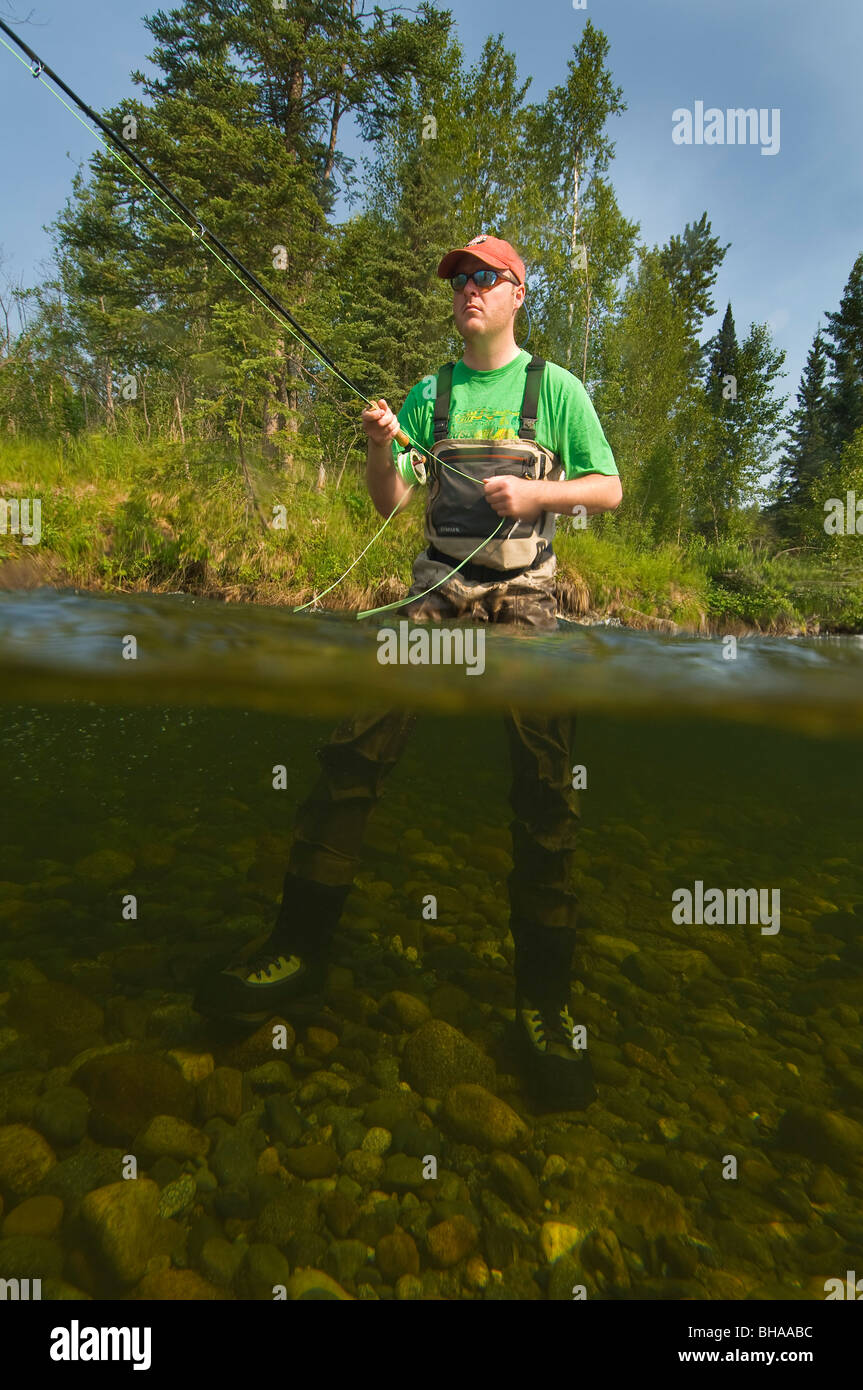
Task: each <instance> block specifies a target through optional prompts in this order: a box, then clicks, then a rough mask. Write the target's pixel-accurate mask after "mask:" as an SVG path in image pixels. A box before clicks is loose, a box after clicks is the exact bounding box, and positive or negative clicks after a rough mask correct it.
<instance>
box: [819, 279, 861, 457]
mask: <svg viewBox="0 0 863 1390" xmlns="http://www.w3.org/2000/svg"><path fill="white" fill-rule="evenodd" d="M827 324H828V328H827V338H828V340H829V341H828V342H827V343H826V351H827V356H828V358H829V360H830V368H831V381H830V415H831V431H830V433H831V440H832V443H833V445H834V447H835V448H836V449H841V448H842V446H843V445H844V444H846V443H847V442H848V441H849V440H850V439H851V438H853V436H854V435H855V434H856V432H857V431H858V430H859V429H860V427H861V425H863V252H861V253H860V255H859V256H858V257H857V259H856V261H855V262H854V265H853V267H852V269H851V274H850V275H849V277H848V283H847V284H846V286H845V290H844V292H843V295H842V299H841V301H840V304H839V309H838V311H837V312H836V313H830V312H829V311H828V312H827Z"/></svg>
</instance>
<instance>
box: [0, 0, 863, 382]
mask: <svg viewBox="0 0 863 1390" xmlns="http://www.w3.org/2000/svg"><path fill="white" fill-rule="evenodd" d="M159 3H160V0H151V3H147V0H32V3H31V0H0V16H2V17H3V18H4V19H5V20H6V22H7V23H9V24H11V25H12V27H13V28H15V29H17V31H18V32H19V33H20V34H21V35H22V37H23V38H24V39H25V41H26V42H27V43H28V44H29V45H30V47H31V48H33V49H34V50H35V51H36V52H37V53H38V54H39V55H40V56H41V57H42V58H43V59H44V60H45V61H46V62H47V63H48V64H49V65H50V66H52V67H53V68H54V69H55V70H56V71H57V72H58V73H59V74H60V76H61V77H63V78H64V79H65V81H66V82H67V83H68V84H69V85H70V86H71V87H72V88H73V89H74V90H75V91H76V92H78V94H79V95H80V96H81V97H82V98H83V99H84V100H85V101H87V102H88V103H89V104H90V105H91V106H93V107H94V108H95V109H97V110H98V109H101V108H103V107H105V106H109V105H112V104H114V103H116V102H119V101H120V100H122V98H123V97H124V96H126V95H129V94H130V93H131V92H132V91H133V90H136V89H133V88H132V84H131V82H130V81H129V72H130V71H131V70H132V69H133V68H136V67H145V66H146V64H145V57H146V54H147V53H148V52H149V51H150V48H151V46H152V40H151V38H150V35H149V34H148V33H147V31H146V29H145V28H144V25H143V23H142V19H141V16H143V15H145V14H148V13H153V12H154V11H155V10H156V9H158V8H159ZM161 5H162V8H165V9H168V8H170V7H171V5H170V0H161ZM442 7H443V5H442ZM446 7H447V8H449V9H451V11H452V12H453V15H454V17H455V20H456V23H457V26H458V32H459V36H460V38H461V41H462V44H463V45H464V48H465V51H466V54H467V57H468V59H469V60H472V59H474V58H476V57H477V56H478V54H479V51H480V49H481V47H482V44H483V41H484V40H485V38H486V37H487V35H488V34H489V32H495V33H496V32H502V33H503V34H504V36H505V39H506V41H507V46H508V47H509V48H510V49H511V50H512V51H514V52H515V53H516V55H517V59H518V64H519V72H520V74H521V76H522V77H527V76H529V75H530V76H532V77H533V83H532V86H531V89H530V93H529V98H531V99H534V100H539V99H540V98H541V97H543V96H544V95H545V93H546V91H547V90H548V88H549V87H551V86H555V85H556V84H558V83H560V82H562V81H563V80H564V79H565V77H566V64H567V60H568V58H569V57H570V56H571V54H572V49H573V46H574V45H575V44H577V43H578V40H579V37H580V34H581V31H582V28H583V26H584V22H585V19H586V17H587V16H589V17H590V18H591V20H592V21H593V23H594V25H596V27H598V28H599V29H601V30H602V31H603V32H604V33H605V35H606V36H607V38H608V39H609V42H610V52H609V59H608V62H609V66H610V69H611V72H612V75H613V79H614V81H615V82H616V83H617V85H618V86H621V87H622V88H623V97H624V100H625V101H626V102H627V103H628V110H627V111H626V112H625V113H624V114H623V115H622V116H620V117H617V118H615V119H614V120H613V121H612V122H611V123H610V126H609V133H610V135H611V138H612V139H613V140H614V141H615V143H616V157H615V159H614V161H613V163H612V166H611V170H610V176H611V178H612V179H613V182H614V186H615V189H616V192H617V197H618V201H619V203H620V206H621V208H622V210H623V212H624V213H625V214H626V216H627V217H629V218H631V219H633V220H635V221H637V222H639V223H640V225H641V238H642V240H643V241H645V242H646V243H647V244H648V245H652V244H653V243H654V242H659V243H661V242H664V241H666V240H667V239H668V237H669V236H671V235H672V233H674V232H682V230H683V227H684V225H685V223H686V222H687V221H689V222H694V221H696V220H697V219H698V218H699V217H700V216H701V213H702V212H703V211H704V210H705V209H706V210H707V213H708V217H709V218H710V221H711V223H712V226H713V231H714V233H715V235H716V236H718V237H719V239H720V241H721V242H722V243H723V244H724V243H726V242H729V241H730V242H731V243H732V244H731V247H730V249H729V251H728V253H727V255H726V258H725V263H724V265H723V268H722V270H721V272H720V275H719V279H718V281H717V284H716V287H715V290H714V300H715V303H716V306H717V315H716V317H715V318H714V319H713V320H711V321H710V322H709V323H708V325H707V329H708V330H709V331H714V329H715V327H716V326H718V323H719V322H720V320H721V315H722V314H723V313H724V310H725V305H726V303H727V302H728V300H729V299H730V300H731V304H732V309H733V312H734V316H735V321H736V325H737V331H738V337H739V338H742V337H743V336H744V335H745V333H746V331H747V329H748V326H749V324H750V322H752V321H753V320H756V321H759V322H767V323H768V324H769V325H770V328H771V331H772V332H773V335H774V339H775V342H776V344H777V346H778V347H780V348H784V349H785V350H786V353H787V358H786V363H785V370H786V371H787V372H788V376H787V378H786V379H785V380H784V381H783V382H782V390H783V392H788V393H791V394H792V395H793V393H794V392H795V391H796V388H797V384H798V381H799V377H800V372H801V370H802V367H803V364H804V362H805V358H806V353H807V350H808V348H809V345H810V343H811V339H812V335H813V333H814V332H815V329H816V327H817V325H818V322H819V320H820V321H821V322H822V324H823V323H824V311H825V310H826V309H835V308H836V307H837V306H838V303H839V299H840V296H841V294H842V290H843V287H844V284H845V281H846V280H847V277H848V274H849V272H850V270H851V267H852V265H853V262H854V260H855V257H856V256H857V255H858V254H859V253H860V252H861V250H863V161H861V158H860V148H859V141H860V135H861V131H863V94H861V87H863V84H861V81H860V63H861V54H863V4H861V0H715V3H714V0H587V5H586V8H585V9H574V8H573V3H572V0H531V2H530V3H524V0H499V3H498V4H497V5H495V6H494V7H492V6H488V5H485V4H477V3H476V0H449V3H448V5H447V6H446ZM26 16H29V17H30V22H29V23H22V22H20V21H21V20H22V19H23V18H24V17H26ZM696 102H702V103H703V105H704V108H710V107H716V108H719V109H720V110H722V111H725V110H726V109H727V108H729V107H747V108H749V107H755V108H756V109H758V110H761V109H762V108H763V109H765V110H767V111H772V110H773V109H774V108H778V109H779V111H780V113H781V114H780V124H779V132H780V146H779V151H778V153H776V154H774V155H764V154H762V153H761V149H760V147H759V146H758V145H730V144H713V145H711V144H691V145H678V144H675V142H674V141H673V140H672V125H673V122H672V113H673V112H674V111H675V110H676V109H678V108H688V109H689V110H690V111H694V109H695V104H696ZM773 130H774V131H775V127H773ZM0 131H2V132H3V137H2V140H0V179H2V188H3V197H2V200H0V249H2V251H3V253H4V256H5V260H6V265H5V268H6V272H7V273H9V274H11V275H12V276H13V278H14V279H16V280H19V279H20V280H23V282H24V283H27V284H31V283H34V282H35V281H37V280H38V279H39V278H40V267H42V266H44V265H45V264H46V263H47V261H48V260H49V258H50V250H51V248H50V240H49V238H48V236H47V234H46V233H45V232H44V230H43V224H45V223H47V222H50V221H51V220H52V219H53V218H54V217H55V215H56V214H57V212H58V211H59V210H60V208H61V207H62V206H63V203H64V201H65V199H66V196H67V194H68V192H69V188H70V183H71V178H72V174H73V172H74V170H75V168H76V167H77V165H78V164H79V163H80V162H81V161H82V160H83V159H85V158H86V157H87V155H88V154H89V153H90V152H91V150H92V149H93V148H94V147H95V143H94V142H93V141H91V139H90V137H89V136H88V135H87V134H86V132H85V131H84V130H83V129H82V127H81V126H80V125H79V124H78V123H77V122H76V121H75V120H73V118H72V116H71V115H69V114H68V113H67V112H65V111H63V109H62V107H61V106H60V105H59V104H58V103H57V102H56V101H55V100H53V98H51V97H50V96H49V95H48V93H47V92H46V91H45V90H44V88H42V87H40V86H39V84H38V83H36V82H34V80H33V79H32V77H30V76H29V75H28V73H27V72H26V71H25V69H24V68H23V67H21V66H20V64H18V63H17V62H16V61H15V60H14V59H13V58H12V56H11V55H10V54H9V53H7V52H6V50H5V49H0ZM234 249H235V250H236V252H237V254H238V255H240V256H241V257H242V254H243V248H242V247H235V248H234Z"/></svg>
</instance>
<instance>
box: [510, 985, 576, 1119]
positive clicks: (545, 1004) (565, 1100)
mask: <svg viewBox="0 0 863 1390" xmlns="http://www.w3.org/2000/svg"><path fill="white" fill-rule="evenodd" d="M516 1027H517V1029H518V1034H519V1044H520V1049H521V1054H522V1058H523V1061H524V1066H525V1071H526V1074H527V1081H528V1087H529V1090H530V1094H531V1096H532V1097H533V1098H534V1099H536V1100H537V1101H540V1102H541V1103H542V1104H543V1105H545V1106H546V1107H548V1108H550V1109H554V1110H583V1109H585V1108H586V1107H587V1106H588V1105H590V1104H591V1102H592V1101H594V1100H596V1086H595V1085H594V1080H593V1068H592V1067H591V1064H590V1058H589V1057H588V1055H587V1049H586V1048H576V1047H574V1046H573V1030H574V1028H575V1024H574V1022H573V1019H572V1015H571V1014H570V1012H569V1005H568V1004H561V1003H559V1002H555V1001H553V1000H539V999H528V998H526V997H524V996H521V997H519V998H518V999H517V1001H516Z"/></svg>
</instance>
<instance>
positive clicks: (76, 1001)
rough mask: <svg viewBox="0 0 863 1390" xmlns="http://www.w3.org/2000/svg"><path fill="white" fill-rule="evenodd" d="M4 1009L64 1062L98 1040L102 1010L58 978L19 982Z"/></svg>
mask: <svg viewBox="0 0 863 1390" xmlns="http://www.w3.org/2000/svg"><path fill="white" fill-rule="evenodd" d="M7 1012H8V1014H9V1018H10V1019H11V1021H12V1022H13V1023H14V1025H15V1027H16V1028H18V1029H19V1030H20V1031H21V1032H22V1033H26V1034H27V1035H28V1037H30V1038H32V1039H33V1040H34V1041H38V1042H39V1043H41V1044H42V1045H44V1046H45V1047H46V1048H47V1049H48V1051H49V1052H50V1053H51V1054H52V1057H53V1058H54V1060H56V1061H68V1060H69V1059H70V1058H72V1057H74V1056H75V1055H76V1054H77V1053H79V1052H81V1051H82V1050H83V1049H84V1048H87V1047H93V1046H96V1045H98V1043H99V1042H100V1041H101V1039H102V1027H103V1024H104V1021H105V1016H104V1013H103V1011H102V1009H101V1008H100V1007H99V1005H98V1004H94V1003H93V1002H92V1000H90V999H88V998H87V996H86V995H84V994H82V993H81V991H80V990H78V989H76V988H75V986H74V985H69V984H63V983H62V982H61V981H59V980H45V981H44V982H37V983H30V984H24V985H22V986H21V987H20V988H19V989H16V990H15V991H14V993H13V994H12V997H11V998H10V1000H9V1003H8V1005H7Z"/></svg>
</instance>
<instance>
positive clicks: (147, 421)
mask: <svg viewBox="0 0 863 1390" xmlns="http://www.w3.org/2000/svg"><path fill="white" fill-rule="evenodd" d="M141 409H142V410H143V412H144V424H145V425H146V426H147V443H148V444H149V442H150V417H149V415H148V414H147V378H146V376H144V374H143V373H142V374H141Z"/></svg>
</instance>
